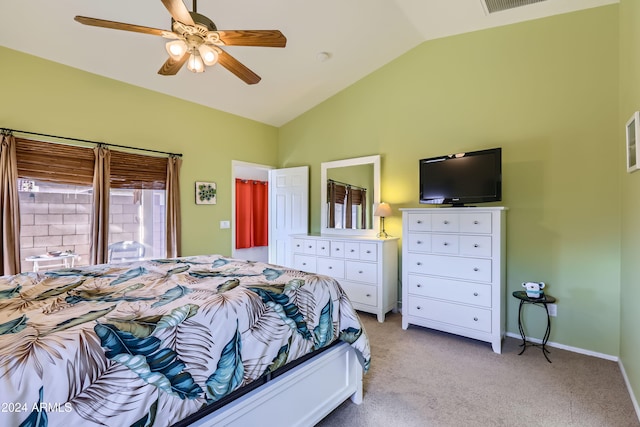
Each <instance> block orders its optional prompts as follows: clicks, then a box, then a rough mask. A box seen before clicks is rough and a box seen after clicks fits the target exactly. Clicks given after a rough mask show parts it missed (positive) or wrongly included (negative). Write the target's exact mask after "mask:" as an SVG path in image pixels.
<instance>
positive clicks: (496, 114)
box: [279, 5, 640, 356]
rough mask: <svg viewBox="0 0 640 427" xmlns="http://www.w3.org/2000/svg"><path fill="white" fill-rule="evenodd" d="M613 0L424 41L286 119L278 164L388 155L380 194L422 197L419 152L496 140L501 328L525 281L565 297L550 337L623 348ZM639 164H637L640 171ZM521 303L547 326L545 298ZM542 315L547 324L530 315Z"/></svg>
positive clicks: (403, 200) (414, 200)
mask: <svg viewBox="0 0 640 427" xmlns="http://www.w3.org/2000/svg"><path fill="white" fill-rule="evenodd" d="M617 111H618V7H617V6H615V5H614V6H607V7H600V8H596V9H590V10H585V11H581V12H576V13H571V14H565V15H560V16H555V17H550V18H546V19H541V20H536V21H529V22H525V23H521V24H517V25H511V26H506V27H500V28H494V29H489V30H484V31H479V32H474V33H470V34H463V35H459V36H454V37H447V38H443V39H438V40H432V41H428V42H425V43H423V44H422V45H420V46H418V47H417V48H415V49H413V50H412V51H410V52H408V53H406V54H404V55H402V56H401V57H399V58H398V59H396V60H395V61H393V62H391V63H390V64H388V65H386V66H384V67H383V68H381V69H379V70H377V71H375V72H374V73H372V74H370V75H369V76H367V77H366V78H364V79H362V80H360V81H358V82H357V83H355V84H353V85H352V86H351V87H349V88H348V89H346V90H344V91H342V92H340V93H338V94H337V95H335V96H333V97H332V98H330V99H328V100H327V101H325V102H324V103H322V104H321V105H319V106H317V107H315V108H314V109H312V110H310V111H308V112H307V113H305V114H304V115H302V116H300V117H298V118H296V119H295V120H293V121H292V122H290V123H288V124H286V125H285V126H283V127H281V129H280V140H279V158H280V162H279V163H280V164H283V165H285V166H286V165H287V164H289V163H291V164H299V163H301V162H303V161H306V162H308V163H310V166H311V168H310V174H311V176H310V183H311V184H310V185H311V212H312V215H311V220H312V229H313V231H318V230H319V227H320V225H319V224H320V219H319V216H318V213H319V211H320V209H319V192H320V183H319V176H320V172H319V165H320V163H321V162H323V161H330V160H336V159H341V158H348V157H357V156H363V155H370V154H377V153H379V154H381V156H382V200H384V201H386V202H389V203H390V204H391V206H392V208H393V209H394V216H393V217H392V218H388V219H387V220H386V222H385V225H386V228H387V231H388V232H389V233H390V234H392V235H395V236H401V234H402V230H401V215H400V212H399V211H398V208H406V207H418V206H420V205H419V204H418V159H420V158H424V157H430V156H436V155H441V154H448V153H455V152H461V151H470V150H475V149H482V148H491V147H494V146H501V147H502V148H503V177H504V190H503V202H502V203H501V205H504V206H507V207H508V208H509V210H508V213H507V222H508V226H507V241H508V244H507V253H508V261H507V289H508V293H507V296H505V298H507V305H508V306H507V319H508V322H507V329H508V331H510V332H512V333H517V331H518V329H517V302H516V300H515V299H514V298H511V297H510V294H511V292H512V291H513V290H517V289H521V288H520V284H521V283H522V282H523V281H544V282H546V283H547V284H548V292H549V293H550V294H551V295H553V296H555V297H556V298H557V299H558V316H557V317H556V318H555V319H553V329H552V334H551V340H552V341H555V342H558V343H562V344H564V345H567V346H573V347H578V348H582V349H588V350H590V351H593V352H597V353H604V354H607V355H614V356H617V355H618V352H619V345H620V335H619V331H620V286H619V283H620V205H619V185H618V180H617V177H618V176H619V171H620V163H619V151H618V149H617V148H615V147H616V144H618V143H619V140H618V135H619V132H618V113H617ZM638 177H640V174H638ZM539 311H540V313H537V312H536V311H535V310H531V311H530V312H527V318H526V319H525V322H526V324H527V325H529V328H528V330H529V331H530V332H532V334H534V335H535V334H537V336H538V337H542V326H543V324H544V322H543V319H542V317H541V315H542V310H539ZM534 325H539V328H536V327H534Z"/></svg>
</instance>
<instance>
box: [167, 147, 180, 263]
mask: <svg viewBox="0 0 640 427" xmlns="http://www.w3.org/2000/svg"><path fill="white" fill-rule="evenodd" d="M181 165H182V159H181V158H180V157H177V156H173V157H169V159H168V161H167V183H166V190H165V193H166V198H167V203H166V206H167V215H166V217H167V232H166V235H167V257H168V258H175V257H178V256H181V254H182V245H181V241H182V228H181V218H180V166H181Z"/></svg>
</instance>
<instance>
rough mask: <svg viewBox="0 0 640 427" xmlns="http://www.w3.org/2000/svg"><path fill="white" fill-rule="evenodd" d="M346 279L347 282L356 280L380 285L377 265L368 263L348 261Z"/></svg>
mask: <svg viewBox="0 0 640 427" xmlns="http://www.w3.org/2000/svg"><path fill="white" fill-rule="evenodd" d="M346 263H347V265H346V278H347V280H355V281H356V282H366V283H373V284H376V283H378V278H377V265H376V264H369V263H366V262H358V261H347V262H346Z"/></svg>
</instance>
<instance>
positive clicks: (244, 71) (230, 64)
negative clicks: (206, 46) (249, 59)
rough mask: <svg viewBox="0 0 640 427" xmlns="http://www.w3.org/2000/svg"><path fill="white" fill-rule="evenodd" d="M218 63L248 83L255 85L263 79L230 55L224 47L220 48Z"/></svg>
mask: <svg viewBox="0 0 640 427" xmlns="http://www.w3.org/2000/svg"><path fill="white" fill-rule="evenodd" d="M218 50H219V51H220V52H219V53H218V63H219V64H220V65H222V66H223V67H224V68H226V69H227V70H229V71H231V72H232V73H233V74H235V75H236V76H237V77H238V78H240V79H241V80H242V81H244V82H245V83H246V84H248V85H254V84H256V83H258V82H259V81H260V80H261V77H260V76H259V75H257V74H256V73H254V72H253V71H251V70H250V69H248V68H247V67H245V66H244V65H243V64H242V63H241V62H240V61H238V60H237V59H236V58H234V57H233V56H231V55H229V54H228V53H227V52H225V51H224V50H222V49H218Z"/></svg>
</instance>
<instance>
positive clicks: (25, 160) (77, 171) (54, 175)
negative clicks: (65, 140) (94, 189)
mask: <svg viewBox="0 0 640 427" xmlns="http://www.w3.org/2000/svg"><path fill="white" fill-rule="evenodd" d="M16 157H17V163H18V177H19V178H28V179H37V180H42V181H47V182H56V183H61V184H71V185H91V184H92V183H93V164H94V156H93V150H92V149H91V148H87V147H77V146H72V145H64V144H54V143H50V142H42V141H33V140H30V139H23V138H16Z"/></svg>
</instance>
